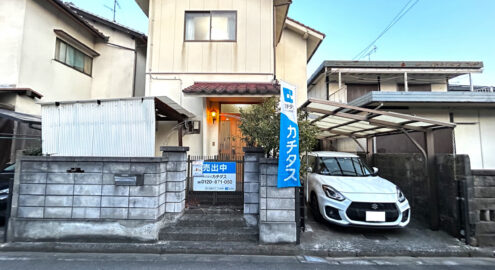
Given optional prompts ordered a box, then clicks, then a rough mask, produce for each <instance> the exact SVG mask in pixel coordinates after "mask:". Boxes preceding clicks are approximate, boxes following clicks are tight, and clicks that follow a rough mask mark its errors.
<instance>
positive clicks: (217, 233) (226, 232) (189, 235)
mask: <svg viewBox="0 0 495 270" xmlns="http://www.w3.org/2000/svg"><path fill="white" fill-rule="evenodd" d="M160 240H164V241H258V230H257V228H253V227H231V228H227V227H224V228H221V227H219V228H217V227H181V226H174V227H166V228H163V229H162V231H161V232H160Z"/></svg>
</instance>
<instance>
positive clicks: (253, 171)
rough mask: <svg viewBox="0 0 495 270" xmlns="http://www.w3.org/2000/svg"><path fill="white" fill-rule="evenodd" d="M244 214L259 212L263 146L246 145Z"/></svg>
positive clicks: (256, 213)
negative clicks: (260, 163)
mask: <svg viewBox="0 0 495 270" xmlns="http://www.w3.org/2000/svg"><path fill="white" fill-rule="evenodd" d="M243 150H244V215H256V216H257V215H258V214H259V208H260V207H259V194H260V167H259V162H260V159H261V158H263V156H264V154H265V152H264V151H263V148H257V147H244V149H243Z"/></svg>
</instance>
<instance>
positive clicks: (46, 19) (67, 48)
mask: <svg viewBox="0 0 495 270" xmlns="http://www.w3.org/2000/svg"><path fill="white" fill-rule="evenodd" d="M0 10H1V11H2V12H1V14H0V22H1V23H0V33H2V42H0V49H1V51H2V52H3V53H2V54H1V55H0V95H1V96H0V98H2V97H4V95H7V94H8V93H15V92H16V91H17V89H31V90H32V91H31V92H32V93H37V94H36V95H35V98H36V99H39V98H41V97H43V98H42V101H44V102H47V101H65V100H84V99H98V98H116V97H132V96H135V95H143V94H144V68H145V60H144V59H145V58H146V42H147V38H146V36H145V35H144V34H141V33H139V32H137V31H134V30H132V29H129V28H127V27H124V26H122V25H119V24H117V23H114V22H111V21H108V20H105V19H103V18H101V17H98V16H96V15H93V14H90V13H89V12H86V11H83V10H80V9H78V8H76V7H75V6H71V5H67V4H65V3H63V2H62V1H60V0H48V1H47V0H4V1H1V2H0ZM141 78H142V79H141ZM6 99H7V98H5V97H4V99H2V103H3V104H4V105H5V104H10V105H12V106H14V107H15V111H17V112H24V113H31V114H35V115H39V114H40V106H39V105H37V104H36V103H35V102H30V100H29V99H27V98H24V97H17V100H12V101H7V100H6ZM36 99H35V101H36Z"/></svg>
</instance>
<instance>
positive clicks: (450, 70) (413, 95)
mask: <svg viewBox="0 0 495 270" xmlns="http://www.w3.org/2000/svg"><path fill="white" fill-rule="evenodd" d="M482 70H483V63H482V62H407V61H405V62H403V61H392V62H390V61H370V62H365V61H363V62H360V61H325V62H324V63H323V64H322V65H321V66H320V67H319V68H318V70H317V71H316V72H315V73H314V74H313V76H312V77H311V78H310V79H309V80H308V97H309V98H319V99H326V100H331V101H337V102H342V103H348V104H350V105H354V106H360V107H367V108H381V109H384V110H390V111H397V112H401V113H408V114H413V115H418V116H422V117H427V118H430V119H435V120H441V121H444V122H454V123H456V124H457V127H456V129H455V131H454V135H453V134H451V133H449V132H445V131H438V132H436V133H435V143H436V146H435V150H436V152H440V153H452V152H453V151H454V149H455V152H456V153H457V154H468V155H469V156H470V158H471V165H472V168H473V169H495V156H494V155H493V152H494V151H495V142H494V141H493V140H492V139H491V137H492V134H493V132H494V129H493V127H494V126H495V111H494V110H493V108H494V106H495V94H494V93H493V91H491V90H490V88H486V87H482V88H478V87H474V86H473V87H471V86H465V87H460V88H461V89H462V90H464V91H457V90H459V87H454V86H450V85H449V83H448V81H449V80H450V79H452V78H455V77H458V76H461V75H466V74H471V73H481V72H482ZM487 89H488V91H487ZM471 90H473V91H471ZM413 136H414V137H415V138H416V139H418V141H420V142H421V143H422V142H424V138H423V137H422V135H421V134H413ZM406 140H407V139H405V136H404V135H395V136H386V137H379V138H377V139H376V140H375V151H376V152H392V153H404V152H405V153H408V152H416V151H417V149H416V148H415V147H414V145H412V144H410V143H405V141H406ZM324 147H329V148H331V149H337V150H342V151H353V152H356V151H360V150H359V148H357V146H356V144H355V143H354V142H353V141H352V140H341V141H337V142H335V143H333V144H332V145H328V144H324Z"/></svg>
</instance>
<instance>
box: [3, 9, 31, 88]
mask: <svg viewBox="0 0 495 270" xmlns="http://www.w3.org/2000/svg"><path fill="white" fill-rule="evenodd" d="M25 5H26V0H15V1H10V0H9V1H6V0H2V1H0V11H1V12H0V33H1V34H2V37H1V42H0V52H2V53H1V54H0V87H2V86H11V87H15V86H17V84H18V80H19V70H20V66H21V44H22V33H23V28H24V13H25V7H26V6H25Z"/></svg>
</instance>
